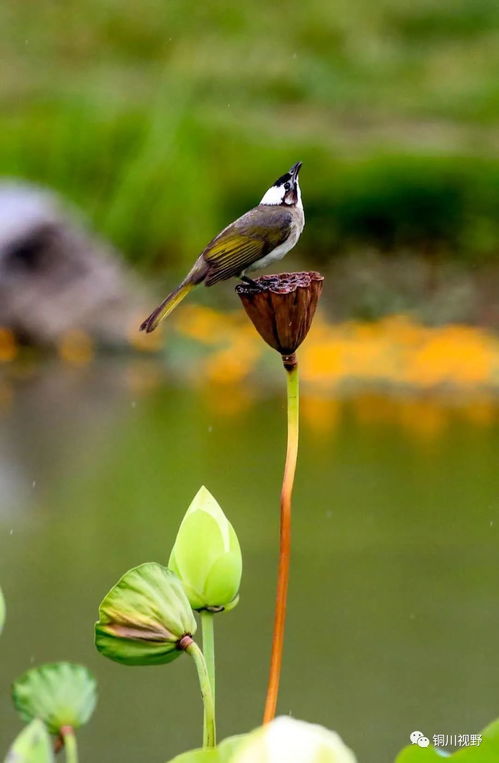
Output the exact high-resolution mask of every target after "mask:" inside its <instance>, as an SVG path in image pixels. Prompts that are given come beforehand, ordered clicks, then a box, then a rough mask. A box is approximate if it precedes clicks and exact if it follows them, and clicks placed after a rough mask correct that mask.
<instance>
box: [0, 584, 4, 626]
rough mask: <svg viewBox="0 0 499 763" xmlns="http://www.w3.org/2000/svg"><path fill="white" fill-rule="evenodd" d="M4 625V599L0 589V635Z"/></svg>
mask: <svg viewBox="0 0 499 763" xmlns="http://www.w3.org/2000/svg"><path fill="white" fill-rule="evenodd" d="M4 625H5V598H4V595H3V592H2V589H1V588H0V633H1V632H2V631H3V626H4Z"/></svg>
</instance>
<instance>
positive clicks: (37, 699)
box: [12, 662, 97, 734]
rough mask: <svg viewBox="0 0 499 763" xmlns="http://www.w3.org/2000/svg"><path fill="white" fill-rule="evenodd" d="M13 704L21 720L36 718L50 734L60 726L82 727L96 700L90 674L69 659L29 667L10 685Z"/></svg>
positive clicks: (95, 687)
mask: <svg viewBox="0 0 499 763" xmlns="http://www.w3.org/2000/svg"><path fill="white" fill-rule="evenodd" d="M12 698H13V700H14V705H15V706H16V708H17V710H18V711H19V713H20V715H21V717H22V718H23V720H25V721H30V720H31V719H32V718H40V719H41V720H42V721H43V722H44V723H45V725H46V726H47V728H48V730H49V731H50V732H52V734H58V733H59V731H60V729H61V727H62V726H71V727H72V728H73V729H76V728H78V727H79V726H82V725H83V724H84V723H86V722H87V721H88V719H89V718H90V716H91V715H92V713H93V711H94V708H95V704H96V702H97V684H96V681H95V678H94V677H93V675H92V674H91V673H90V672H89V671H88V670H87V668H85V667H83V665H75V664H73V663H71V662H54V663H48V664H46V665H40V666H39V667H36V668H31V670H28V671H27V672H26V673H24V674H23V675H22V676H21V677H20V678H18V679H17V681H15V682H14V684H13V686H12Z"/></svg>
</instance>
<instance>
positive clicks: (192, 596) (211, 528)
mask: <svg viewBox="0 0 499 763" xmlns="http://www.w3.org/2000/svg"><path fill="white" fill-rule="evenodd" d="M168 566H169V567H170V569H172V570H173V571H174V572H175V573H176V574H177V575H178V577H179V578H180V579H181V581H182V583H183V585H184V588H185V591H186V593H187V596H188V598H189V602H190V604H191V607H192V608H193V609H196V610H201V609H209V610H211V611H218V610H222V609H232V607H234V606H235V605H236V604H237V601H238V598H239V597H238V593H239V586H240V583H241V573H242V557H241V548H240V546H239V541H238V539H237V535H236V533H235V531H234V528H233V527H232V525H231V523H230V522H229V520H228V519H227V517H226V516H225V514H224V512H223V511H222V509H221V508H220V506H219V504H218V502H217V501H216V500H215V498H214V497H213V496H212V494H211V493H210V491H209V490H207V489H206V488H205V487H204V486H203V487H201V488H200V489H199V491H198V492H197V494H196V496H195V497H194V499H193V501H192V503H191V505H190V506H189V508H188V509H187V512H186V514H185V516H184V519H183V520H182V523H181V525H180V528H179V531H178V534H177V538H176V540H175V544H174V546H173V549H172V552H171V555H170V561H169V563H168Z"/></svg>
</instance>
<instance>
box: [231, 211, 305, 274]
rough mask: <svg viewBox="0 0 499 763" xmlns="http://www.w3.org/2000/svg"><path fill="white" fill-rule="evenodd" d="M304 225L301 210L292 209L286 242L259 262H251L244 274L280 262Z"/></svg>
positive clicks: (294, 242)
mask: <svg viewBox="0 0 499 763" xmlns="http://www.w3.org/2000/svg"><path fill="white" fill-rule="evenodd" d="M304 225H305V216H304V214H303V208H302V209H299V208H298V207H294V209H293V220H292V222H291V224H290V227H289V236H288V237H287V239H286V241H283V242H282V244H279V246H276V247H275V249H272V251H271V252H269V253H268V254H266V255H265V256H264V257H261V258H260V259H259V260H256V262H253V264H252V265H250V266H249V267H247V268H246V273H248V272H251V271H253V270H262V269H263V268H266V267H268V266H269V265H271V264H272V263H273V262H277V261H278V260H282V258H283V257H284V256H285V255H286V254H287V253H288V252H289V251H290V249H292V248H293V247H294V245H295V244H296V242H297V241H298V239H299V238H300V235H301V232H302V230H303V226H304Z"/></svg>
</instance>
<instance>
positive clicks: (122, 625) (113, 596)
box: [95, 562, 196, 665]
mask: <svg viewBox="0 0 499 763" xmlns="http://www.w3.org/2000/svg"><path fill="white" fill-rule="evenodd" d="M195 632H196V621H195V619H194V616H193V614H192V610H191V607H190V605H189V602H188V600H187V597H186V595H185V592H184V589H183V587H182V583H181V582H180V580H179V579H178V578H177V576H176V575H174V573H173V572H171V570H169V569H167V568H166V567H162V566H161V565H160V564H156V563H155V562H148V563H146V564H141V565H139V566H138V567H134V568H133V569H131V570H128V572H126V573H125V574H124V575H123V577H122V578H121V579H120V580H119V581H118V583H117V584H116V585H115V586H113V588H112V589H111V590H110V591H109V593H108V594H107V595H106V596H105V597H104V599H103V600H102V602H101V605H100V607H99V621H98V622H97V623H96V625H95V644H96V647H97V649H98V650H99V652H101V653H102V654H103V655H104V656H105V657H109V659H111V660H115V661H116V662H121V663H122V664H124V665H160V664H163V663H166V662H171V661H172V660H174V659H175V658H176V657H179V656H180V655H181V654H182V651H181V650H179V649H178V642H179V641H180V639H181V638H182V637H183V636H185V635H187V634H188V635H192V634H193V633H195Z"/></svg>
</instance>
